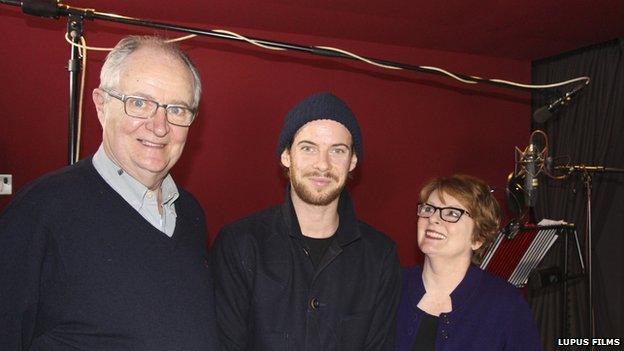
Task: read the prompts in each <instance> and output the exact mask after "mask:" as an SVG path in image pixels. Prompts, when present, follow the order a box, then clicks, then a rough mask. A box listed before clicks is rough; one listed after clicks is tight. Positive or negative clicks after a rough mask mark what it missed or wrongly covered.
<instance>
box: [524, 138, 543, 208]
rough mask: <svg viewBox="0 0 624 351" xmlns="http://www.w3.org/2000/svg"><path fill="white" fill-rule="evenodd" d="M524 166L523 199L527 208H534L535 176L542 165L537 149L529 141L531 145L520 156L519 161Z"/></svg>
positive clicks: (537, 182)
mask: <svg viewBox="0 0 624 351" xmlns="http://www.w3.org/2000/svg"><path fill="white" fill-rule="evenodd" d="M520 162H521V163H522V165H523V166H524V171H525V174H524V199H525V204H526V205H527V206H528V207H534V206H535V203H536V197H537V193H536V191H537V187H538V185H539V181H538V179H537V175H538V173H539V172H540V170H541V167H542V164H541V159H540V153H539V152H538V151H537V147H536V146H535V144H533V141H531V144H529V146H527V148H526V149H525V151H524V154H523V155H522V159H521V161H520Z"/></svg>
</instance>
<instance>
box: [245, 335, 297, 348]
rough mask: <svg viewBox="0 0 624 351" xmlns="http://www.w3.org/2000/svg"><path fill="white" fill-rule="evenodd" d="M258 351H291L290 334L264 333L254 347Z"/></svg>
mask: <svg viewBox="0 0 624 351" xmlns="http://www.w3.org/2000/svg"><path fill="white" fill-rule="evenodd" d="M253 349H254V350H258V351H291V350H293V348H292V346H291V340H290V334H288V333H286V332H277V331H271V332H263V333H262V334H260V335H259V340H257V341H256V345H254V347H253Z"/></svg>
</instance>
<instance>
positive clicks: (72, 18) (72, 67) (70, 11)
mask: <svg viewBox="0 0 624 351" xmlns="http://www.w3.org/2000/svg"><path fill="white" fill-rule="evenodd" d="M0 4H6V5H11V6H20V7H21V8H22V11H23V12H24V13H26V14H29V15H34V16H39V17H46V18H52V19H58V18H59V17H60V16H65V17H68V25H67V34H68V37H69V38H70V39H71V40H72V42H74V43H80V38H81V36H82V34H83V22H84V20H85V19H88V20H95V19H99V20H104V21H110V22H117V23H123V24H128V25H134V26H142V27H149V28H156V29H164V30H169V31H176V32H183V33H190V34H195V35H201V36H208V37H213V38H218V39H227V40H236V41H246V40H251V41H253V42H256V43H258V44H261V45H264V46H268V47H270V48H276V49H287V50H294V51H299V52H305V53H308V54H313V55H318V56H325V57H335V58H343V59H350V60H357V59H356V58H354V57H352V56H350V55H347V54H344V53H341V52H337V51H333V50H329V49H323V48H319V47H315V46H305V45H299V44H293V43H287V42H279V41H273V40H267V39H261V38H254V37H248V38H241V37H239V36H236V35H232V34H227V33H220V32H215V31H211V30H205V29H201V28H193V27H185V26H179V25H175V24H169V23H164V22H155V21H148V20H145V19H140V18H132V17H127V16H121V15H116V14H110V13H103V12H97V11H95V10H94V9H86V8H79V7H73V6H69V5H65V4H62V3H60V0H23V1H19V0H0ZM364 58H365V59H367V60H370V61H373V62H376V63H379V64H382V65H388V66H394V67H398V68H401V69H404V70H408V71H417V72H423V73H429V74H436V75H441V76H446V74H445V73H442V72H440V71H439V70H436V69H432V68H428V67H422V66H416V65H411V64H405V63H400V62H393V61H388V60H382V59H377V58H371V57H364ZM67 70H68V71H69V143H68V148H69V151H68V154H69V163H70V164H73V163H75V162H76V161H77V157H78V155H77V150H78V148H77V147H78V145H77V143H76V139H77V133H78V122H77V115H78V113H77V112H78V94H79V89H77V87H78V78H79V76H80V74H81V73H82V67H81V65H80V61H79V50H78V48H77V47H76V46H74V45H72V48H71V53H70V59H69V63H68V66H67ZM450 73H452V74H453V75H455V76H457V77H459V78H462V79H464V80H469V81H473V82H478V83H484V84H489V85H493V86H497V87H503V88H511V89H516V90H523V91H531V89H530V88H526V87H521V86H515V85H508V84H505V83H502V82H499V81H495V80H490V79H485V78H480V77H474V76H469V75H465V74H461V73H454V72H450Z"/></svg>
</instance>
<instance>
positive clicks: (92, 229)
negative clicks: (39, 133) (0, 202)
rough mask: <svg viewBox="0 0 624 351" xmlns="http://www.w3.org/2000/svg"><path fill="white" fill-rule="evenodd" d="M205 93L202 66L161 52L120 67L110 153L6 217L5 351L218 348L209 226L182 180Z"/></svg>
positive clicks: (1, 252)
mask: <svg viewBox="0 0 624 351" xmlns="http://www.w3.org/2000/svg"><path fill="white" fill-rule="evenodd" d="M200 93H201V83H200V79H199V74H198V72H197V69H196V68H195V66H194V65H193V64H192V63H191V61H190V60H189V58H188V56H187V55H186V54H185V53H183V52H182V51H181V50H180V49H179V48H178V47H177V46H175V45H172V44H168V43H166V42H164V41H163V40H161V39H158V38H154V37H136V36H133V37H128V38H125V39H123V40H122V41H121V42H119V44H117V46H116V47H115V49H114V50H113V51H112V52H111V53H110V54H109V55H108V56H107V58H106V62H105V63H104V66H103V67H102V72H101V76H100V87H99V88H98V89H95V90H94V91H93V101H94V103H95V107H96V110H97V115H98V119H99V121H100V123H101V125H102V131H103V133H102V136H103V137H102V139H103V140H102V144H101V146H100V148H99V150H98V151H97V152H96V153H95V155H94V156H93V157H89V158H87V159H84V160H82V161H80V162H78V163H77V164H75V165H73V166H70V167H67V168H64V169H61V170H59V171H57V172H54V173H51V174H48V175H46V176H44V177H42V178H40V179H38V180H36V181H35V182H34V183H32V184H31V185H29V186H28V187H27V188H25V189H24V190H23V191H21V192H20V193H19V194H18V195H17V196H16V197H15V199H14V200H13V202H12V203H11V204H10V205H9V206H8V207H7V209H6V210H5V211H4V213H2V215H1V216H0V316H2V317H1V318H0V330H1V332H0V349H2V350H150V351H153V350H185V351H186V350H212V349H216V348H217V347H218V346H217V338H216V331H215V329H216V328H215V320H214V301H213V292H212V291H213V286H212V281H211V278H210V274H209V273H210V272H209V268H208V267H207V261H206V256H205V244H206V235H205V224H204V216H203V212H202V209H201V207H200V206H199V204H198V203H197V202H196V200H195V199H194V198H193V197H192V196H191V195H190V194H189V193H187V192H186V191H184V190H183V189H180V188H178V187H177V186H176V184H175V182H174V181H173V179H172V178H171V175H169V170H170V169H171V167H173V165H174V164H175V163H176V162H177V161H178V159H179V158H180V155H181V154H182V150H183V149H184V144H185V142H186V137H187V134H188V130H189V127H190V125H191V123H192V122H193V119H194V117H195V115H196V111H197V106H198V104H199V97H200Z"/></svg>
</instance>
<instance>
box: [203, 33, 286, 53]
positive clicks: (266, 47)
mask: <svg viewBox="0 0 624 351" xmlns="http://www.w3.org/2000/svg"><path fill="white" fill-rule="evenodd" d="M212 31H213V32H216V33H223V34H229V35H231V36H233V37H235V38H238V39H240V40H243V41H246V42H248V43H249V44H252V45H256V46H259V47H261V48H264V49H268V50H277V51H285V50H286V49H284V48H276V47H273V46H268V45H264V44H260V43H259V42H258V41H257V40H253V39H249V38H247V37H245V36H242V35H240V34H238V33H234V32H230V31H229V30H225V29H213V30H212Z"/></svg>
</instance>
